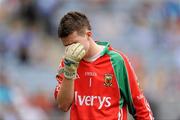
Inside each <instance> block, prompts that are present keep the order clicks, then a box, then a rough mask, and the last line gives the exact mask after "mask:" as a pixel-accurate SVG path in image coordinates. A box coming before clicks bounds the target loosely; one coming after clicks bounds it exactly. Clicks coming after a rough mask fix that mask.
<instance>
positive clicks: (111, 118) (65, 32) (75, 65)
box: [54, 11, 154, 120]
mask: <svg viewBox="0 0 180 120" xmlns="http://www.w3.org/2000/svg"><path fill="white" fill-rule="evenodd" d="M102 29H103V28H102ZM58 36H59V38H60V39H61V40H62V42H63V44H64V46H65V53H64V57H63V59H62V60H61V62H60V66H59V70H58V74H57V76H56V78H57V80H58V85H57V87H56V89H55V93H54V95H55V98H56V100H57V103H58V105H59V107H60V109H62V110H63V111H68V110H69V109H70V119H71V120H127V119H128V118H127V111H129V112H130V113H131V114H132V116H133V117H134V119H136V120H153V119H154V118H153V116H152V112H151V109H150V107H149V104H148V102H147V101H146V99H145V97H144V95H143V94H142V92H141V91H140V89H139V87H138V83H137V78H136V75H135V73H134V71H133V68H132V67H131V64H130V63H129V61H128V59H127V57H126V56H125V55H124V54H123V53H122V52H117V51H116V50H114V49H113V48H112V47H111V46H110V44H109V43H107V42H95V41H94V40H93V38H92V32H91V26H90V23H89V21H88V18H87V17H86V16H85V15H84V14H83V13H80V12H76V11H74V12H69V13H67V14H66V15H64V17H63V18H62V19H61V21H60V24H59V28H58Z"/></svg>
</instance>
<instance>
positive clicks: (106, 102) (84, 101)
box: [75, 91, 111, 109]
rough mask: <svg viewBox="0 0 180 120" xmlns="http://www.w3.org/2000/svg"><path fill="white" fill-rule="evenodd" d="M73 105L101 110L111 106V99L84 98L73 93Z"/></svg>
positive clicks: (103, 97) (98, 97)
mask: <svg viewBox="0 0 180 120" xmlns="http://www.w3.org/2000/svg"><path fill="white" fill-rule="evenodd" d="M75 104H76V105H79V106H84V105H85V106H92V107H97V109H101V108H102V107H109V106H111V97H108V96H92V95H91V96H88V95H87V96H85V95H83V96H82V95H79V94H78V92H77V91H75Z"/></svg>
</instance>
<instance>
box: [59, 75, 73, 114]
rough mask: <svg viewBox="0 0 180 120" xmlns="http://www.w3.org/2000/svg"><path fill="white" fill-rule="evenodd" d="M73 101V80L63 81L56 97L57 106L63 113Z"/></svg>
mask: <svg viewBox="0 0 180 120" xmlns="http://www.w3.org/2000/svg"><path fill="white" fill-rule="evenodd" d="M73 99H74V80H67V79H66V78H64V80H63V81H62V83H61V87H60V91H59V93H58V96H57V102H58V106H59V107H60V109H61V110H63V111H68V110H69V108H70V106H71V104H72V101H73Z"/></svg>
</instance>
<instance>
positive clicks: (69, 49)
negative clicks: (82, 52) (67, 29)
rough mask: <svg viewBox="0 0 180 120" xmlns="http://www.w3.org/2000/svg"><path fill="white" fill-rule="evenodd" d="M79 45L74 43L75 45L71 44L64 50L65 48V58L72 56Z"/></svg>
mask: <svg viewBox="0 0 180 120" xmlns="http://www.w3.org/2000/svg"><path fill="white" fill-rule="evenodd" d="M79 45H80V43H75V44H71V45H68V46H67V47H66V48H65V54H66V55H67V56H69V55H72V54H73V52H74V50H75V49H76V47H77V46H79Z"/></svg>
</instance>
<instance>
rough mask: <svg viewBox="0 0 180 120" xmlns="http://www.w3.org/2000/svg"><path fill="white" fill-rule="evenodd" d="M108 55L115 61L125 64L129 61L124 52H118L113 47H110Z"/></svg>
mask: <svg viewBox="0 0 180 120" xmlns="http://www.w3.org/2000/svg"><path fill="white" fill-rule="evenodd" d="M107 54H108V55H109V56H110V59H111V60H113V61H117V62H124V61H126V60H127V56H126V55H125V54H124V53H123V52H122V51H118V50H116V49H114V48H112V47H109V49H108V52H107Z"/></svg>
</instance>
